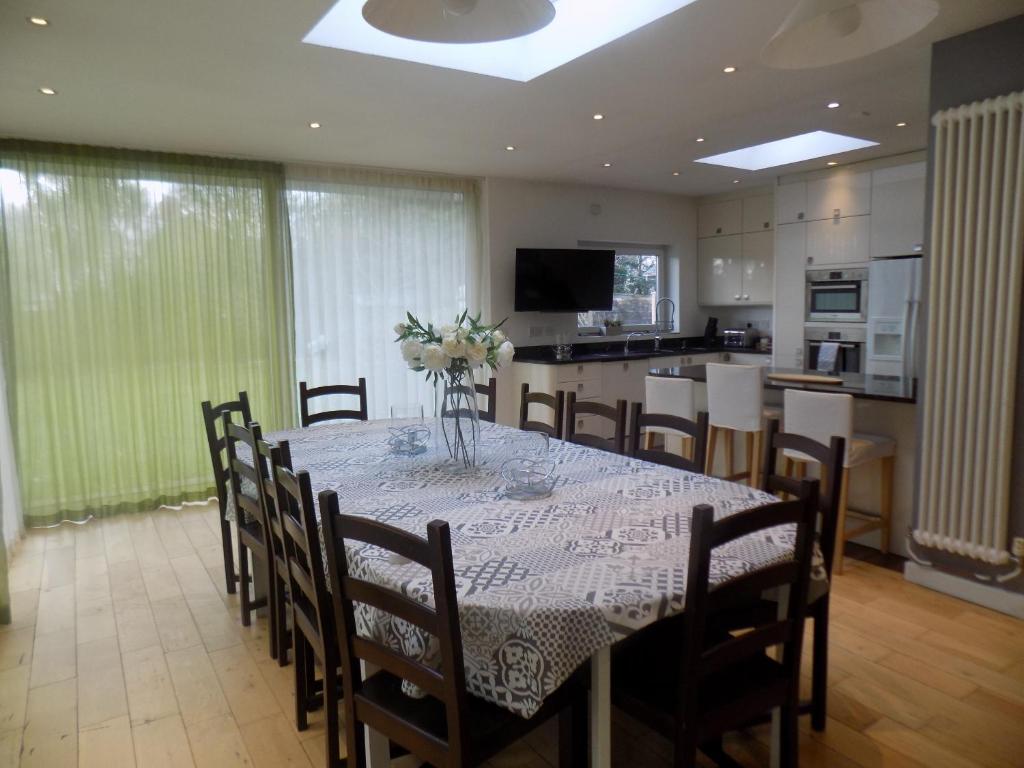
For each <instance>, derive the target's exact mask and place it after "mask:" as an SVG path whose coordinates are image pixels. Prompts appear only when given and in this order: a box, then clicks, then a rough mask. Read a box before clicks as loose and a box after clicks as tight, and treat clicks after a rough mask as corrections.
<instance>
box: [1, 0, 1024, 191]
mask: <svg viewBox="0 0 1024 768" xmlns="http://www.w3.org/2000/svg"><path fill="white" fill-rule="evenodd" d="M623 2H628V0H623ZM331 4H332V0H284V1H282V0H173V1H172V2H167V1H166V0H88V2H71V1H70V0H6V1H5V2H3V3H2V4H0V136H9V137H21V138H32V139H46V140H57V141H71V142H78V143H89V144H102V145H116V146H124V147H139V148H150V149H163V150H174V151H184V152H197V153H208V154H218V155H232V156H244V157H258V158H266V159H273V160H297V161H315V162H329V163H346V164H356V165H365V166H385V167H392V168H409V169H417V170H426V171H439V172H447V173H455V174H466V175H474V176H490V175H495V176H511V177H521V178H534V179H547V180H559V181H575V182H583V183H592V184H601V185H608V186H618V187H628V188H637V189H650V190H661V191H672V192H681V193H685V194H706V193H712V192H717V191H722V190H725V189H733V188H735V187H734V185H733V184H732V180H733V179H734V178H739V179H741V180H742V181H741V183H742V184H746V185H756V184H759V183H764V182H766V181H768V180H769V179H771V178H773V177H774V176H776V175H778V174H779V173H781V172H784V173H790V172H794V171H800V170H806V169H811V168H820V167H822V166H823V165H824V160H819V161H810V162H808V163H802V164H797V165H793V166H786V167H785V168H782V169H776V170H765V171H759V172H755V173H750V172H741V171H733V170H729V169H726V168H716V167H710V166H702V165H698V164H695V163H693V160H694V159H695V158H697V157H700V156H704V155H710V154H715V153H718V152H724V151H726V150H730V149H735V148H737V147H741V146H746V145H749V144H755V143H760V142H763V141H768V140H771V139H777V138H781V137H784V136H788V135H792V134H797V133H803V132H807V131H811V130H817V129H822V130H829V131H835V132H838V133H846V134H850V135H853V136H858V137H862V138H866V139H871V140H873V141H878V142H880V146H878V147H875V148H872V149H866V150H860V151H858V152H853V153H849V154H848V155H844V156H841V157H840V158H837V159H839V160H841V161H848V160H849V161H852V160H854V159H857V160H860V159H867V158H871V157H880V156H884V155H891V154H897V153H900V152H905V151H909V150H913V149H920V148H922V147H924V146H925V144H926V137H927V131H926V127H927V126H926V123H927V117H928V114H927V105H928V68H929V45H930V43H931V42H933V41H935V40H940V39H943V38H946V37H949V36H951V35H955V34H959V33H961V32H965V31H967V30H970V29H974V28H977V27H980V26H983V25H985V24H989V23H992V22H995V21H999V20H1001V19H1004V18H1008V17H1010V16H1014V15H1016V14H1019V13H1024V0H941V5H942V13H941V14H940V16H939V18H938V19H936V21H935V22H933V23H932V24H931V26H929V27H928V28H927V29H925V30H924V31H923V32H922V33H920V34H919V35H917V36H916V37H914V38H913V39H911V40H910V41H908V42H906V43H903V44H901V45H898V46H895V47H893V48H891V49H889V50H887V51H883V52H882V53H879V54H876V55H874V56H871V57H868V58H865V59H861V60H859V61H855V62H852V63H849V64H841V65H836V66H832V67H826V68H823V69H818V70H809V71H797V72H792V71H780V70H771V69H767V68H765V67H763V66H761V65H760V64H759V63H758V52H759V51H760V49H761V47H762V46H763V45H764V44H765V42H766V41H767V40H768V38H769V37H771V35H772V33H773V32H774V31H775V29H776V28H777V27H778V25H779V24H780V23H781V22H782V19H783V18H784V17H785V15H786V13H787V12H788V11H789V9H790V8H791V7H792V6H793V5H794V4H795V0H697V2H695V3H693V4H692V5H690V6H687V7H686V8H683V9H681V10H680V11H677V12H676V13H674V14H672V15H671V16H668V17H666V18H665V19H662V20H661V21H658V22H655V23H654V24H651V25H649V26H647V27H645V28H642V29H640V30H637V31H636V32H634V33H632V34H631V35H628V36H627V37H625V38H622V39H620V40H618V41H615V42H613V43H611V44H610V45H607V46H605V47H604V48H601V49H599V50H597V51H594V52H593V53H590V54H588V55H586V56H584V57H583V58H581V59H577V60H576V61H573V62H570V63H569V64H567V65H566V66H564V67H562V68H560V69H558V70H555V71H554V72H551V73H549V74H547V75H544V76H542V77H540V78H538V79H536V80H533V81H532V82H529V83H518V82H511V81H507V80H500V79H497V78H491V77H485V76H481V75H474V74H468V73H464V72H457V71H453V70H446V69H438V68H433V67H428V66H424V65H420V64H411V63H405V62H400V61H392V60H388V59H381V58H376V57H371V56H365V55H360V54H354V53H348V52H344V51H339V50H333V49H328V48H321V47H317V46H313V45H306V44H303V43H302V42H301V40H302V37H303V36H304V35H305V34H306V33H307V32H308V31H309V30H310V28H312V26H313V25H314V24H315V23H316V21H317V20H318V19H319V18H320V17H321V16H322V15H323V14H324V13H325V12H326V11H327V9H328V8H329V7H330V6H331ZM29 15H36V16H44V17H47V18H49V19H50V21H51V25H50V26H49V27H46V28H39V27H34V26H32V25H30V24H28V23H27V22H26V21H25V18H26V17H27V16H29ZM730 64H731V65H734V66H736V67H738V68H739V71H738V72H736V73H735V74H732V75H725V74H723V73H722V67H724V66H726V65H730ZM40 86H51V87H53V88H56V89H57V90H58V95H57V96H43V95H41V94H40V93H39V92H38V88H39V87H40ZM832 100H836V101H839V102H841V104H842V106H841V107H840V108H839V109H835V110H828V109H826V108H825V103H826V102H828V101H832ZM595 112H601V113H603V114H604V115H605V119H604V120H602V121H600V122H597V121H594V120H593V119H592V118H591V115H592V114H593V113H595ZM314 120H315V121H319V122H320V123H322V124H323V127H322V128H321V129H319V130H311V129H310V128H309V127H308V123H309V122H310V121H314ZM898 121H907V122H908V123H909V124H910V125H909V126H908V127H907V128H896V127H895V124H896V123H897V122H898ZM697 136H705V137H706V138H707V141H705V142H704V143H702V144H697V143H696V142H695V141H694V139H695V138H696V137H697ZM508 144H512V145H515V146H516V147H517V149H516V151H515V152H507V151H505V149H504V148H505V146H506V145H508ZM604 162H611V163H612V164H613V165H612V167H611V168H603V167H602V163H604ZM674 170H678V171H680V172H681V174H680V176H678V177H674V176H672V175H671V174H672V171H674Z"/></svg>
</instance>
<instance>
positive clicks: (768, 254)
mask: <svg viewBox="0 0 1024 768" xmlns="http://www.w3.org/2000/svg"><path fill="white" fill-rule="evenodd" d="M742 254H743V284H742V286H741V287H742V293H741V295H742V296H743V298H742V301H743V302H744V303H745V304H771V303H772V301H773V300H774V296H773V291H772V287H773V284H774V282H775V234H774V233H773V232H771V231H768V232H751V233H749V234H746V235H743V243H742Z"/></svg>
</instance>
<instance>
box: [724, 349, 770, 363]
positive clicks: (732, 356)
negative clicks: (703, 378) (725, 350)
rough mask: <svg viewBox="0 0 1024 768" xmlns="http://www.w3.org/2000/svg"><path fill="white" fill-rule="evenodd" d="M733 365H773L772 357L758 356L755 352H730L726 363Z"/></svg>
mask: <svg viewBox="0 0 1024 768" xmlns="http://www.w3.org/2000/svg"><path fill="white" fill-rule="evenodd" d="M726 362H729V363H732V364H733V365H763V366H768V365H771V364H772V356H771V355H756V354H754V353H753V352H730V353H729V359H728V360H727V361H726Z"/></svg>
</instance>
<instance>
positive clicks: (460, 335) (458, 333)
mask: <svg viewBox="0 0 1024 768" xmlns="http://www.w3.org/2000/svg"><path fill="white" fill-rule="evenodd" d="M468 336H469V331H468V330H466V329H465V328H459V330H457V331H456V332H455V338H457V339H458V340H459V341H465V340H466V337H468Z"/></svg>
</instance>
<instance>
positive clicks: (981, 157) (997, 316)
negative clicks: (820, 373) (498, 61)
mask: <svg viewBox="0 0 1024 768" xmlns="http://www.w3.org/2000/svg"><path fill="white" fill-rule="evenodd" d="M1022 104H1024V92H1022V93H1013V94H1010V95H1008V96H1000V97H998V98H993V99H987V100H985V101H981V102H975V103H974V104H969V105H965V106H961V107H956V108H954V109H949V110H946V111H943V112H939V113H938V114H936V115H935V116H934V117H933V118H932V123H933V124H934V126H935V131H936V134H935V155H934V166H935V174H934V186H933V190H932V191H933V197H932V229H931V264H930V283H929V285H930V289H929V293H928V346H927V349H928V353H927V354H928V357H927V373H926V375H925V381H924V418H923V423H924V428H923V434H922V448H921V458H922V463H921V488H920V494H919V498H920V504H919V509H918V515H917V527H916V528H915V529H914V531H913V537H914V540H915V541H916V542H917V543H918V544H920V545H922V546H925V547H933V548H936V549H939V550H944V551H947V552H952V553H955V554H958V555H964V556H966V557H970V558H973V559H975V560H980V561H984V562H987V563H993V564H1003V563H1006V562H1008V560H1009V559H1010V556H1009V552H1007V545H1008V541H1007V539H1008V515H1009V511H1010V509H1009V507H1010V498H1009V493H1010V479H1011V478H1010V471H1011V446H1012V443H1013V420H1014V390H1015V385H1016V376H1017V368H1018V360H1017V357H1018V354H1017V350H1018V339H1019V334H1020V325H1021V300H1022V293H1021V286H1022V273H1024V129H1022V126H1021V120H1022Z"/></svg>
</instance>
